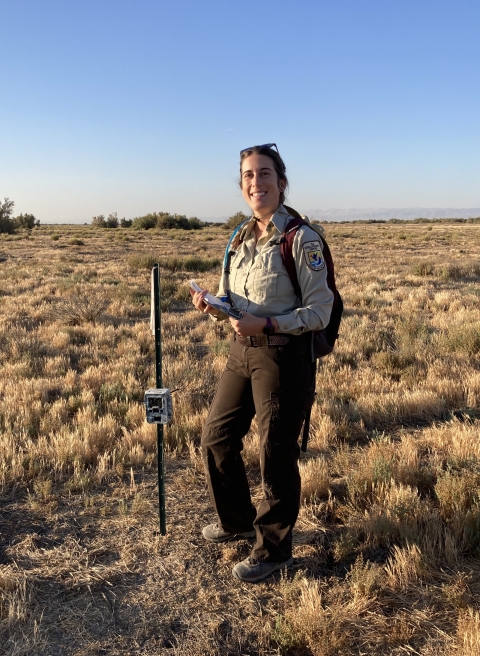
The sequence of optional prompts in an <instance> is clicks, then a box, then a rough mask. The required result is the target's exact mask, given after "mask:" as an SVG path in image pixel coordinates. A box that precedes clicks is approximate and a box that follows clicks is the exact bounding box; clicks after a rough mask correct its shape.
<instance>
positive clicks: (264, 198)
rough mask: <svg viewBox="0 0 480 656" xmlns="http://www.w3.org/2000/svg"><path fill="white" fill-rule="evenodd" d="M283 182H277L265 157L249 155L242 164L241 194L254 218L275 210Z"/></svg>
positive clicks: (268, 159)
mask: <svg viewBox="0 0 480 656" xmlns="http://www.w3.org/2000/svg"><path fill="white" fill-rule="evenodd" d="M285 185H286V183H285V180H279V179H278V176H277V173H276V171H275V167H274V165H273V162H272V160H271V159H270V157H267V155H257V154H253V155H249V156H248V157H246V158H245V159H244V160H243V162H242V193H243V197H244V198H245V200H246V201H247V203H248V205H249V206H250V208H251V209H252V211H253V213H254V214H255V215H256V216H263V215H264V214H268V212H270V211H271V212H273V211H274V210H276V209H277V207H278V205H279V203H280V194H281V192H282V191H284V190H285Z"/></svg>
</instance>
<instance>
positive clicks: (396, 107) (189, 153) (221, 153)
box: [0, 0, 480, 223]
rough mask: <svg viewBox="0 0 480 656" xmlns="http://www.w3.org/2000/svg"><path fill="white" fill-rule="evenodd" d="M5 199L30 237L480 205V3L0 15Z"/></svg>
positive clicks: (206, 2)
mask: <svg viewBox="0 0 480 656" xmlns="http://www.w3.org/2000/svg"><path fill="white" fill-rule="evenodd" d="M0 16H1V24H2V29H1V37H0V84H1V87H0V88H1V93H0V98H1V100H0V199H3V198H4V197H8V198H10V199H11V200H14V201H15V214H17V213H20V212H29V213H33V214H34V215H35V216H36V217H37V218H38V219H39V220H40V221H41V223H55V222H59V223H86V222H88V223H89V222H90V221H91V218H92V216H94V215H98V214H105V215H108V214H109V213H110V212H118V216H119V217H123V216H125V217H127V218H132V217H135V216H141V215H143V214H146V213H148V212H153V211H165V212H171V213H177V214H186V215H187V216H198V217H200V218H207V217H208V218H212V217H228V216H231V215H232V214H234V213H235V212H237V211H239V210H242V211H245V212H247V211H248V208H247V206H246V204H245V202H244V201H243V199H242V196H241V192H240V190H239V188H238V154H239V151H240V150H241V149H242V148H246V147H248V146H251V145H254V144H259V143H260V144H262V143H266V142H275V143H276V144H277V145H278V148H279V151H280V154H281V155H282V157H283V159H284V161H285V163H286V166H287V173H288V176H289V182H290V192H289V197H288V201H289V204H290V205H292V206H293V207H295V208H297V209H298V210H299V211H305V210H306V209H310V208H323V209H331V208H350V207H357V208H366V207H372V208H378V207H479V206H480V157H479V153H480V129H479V128H480V111H479V107H480V48H479V47H478V28H479V26H480V2H479V1H478V0H448V1H445V0H401V1H400V0H257V1H256V2H254V1H252V0H242V1H241V2H239V1H238V0H169V1H168V2H167V1H164V0H82V1H81V2H80V1H77V2H65V0H0Z"/></svg>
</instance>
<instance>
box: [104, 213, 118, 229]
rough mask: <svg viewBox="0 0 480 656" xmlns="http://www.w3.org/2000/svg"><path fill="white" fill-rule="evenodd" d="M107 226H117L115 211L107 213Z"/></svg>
mask: <svg viewBox="0 0 480 656" xmlns="http://www.w3.org/2000/svg"><path fill="white" fill-rule="evenodd" d="M105 223H106V226H107V228H118V216H117V213H116V212H112V213H111V214H109V215H108V217H107V220H106V222H105Z"/></svg>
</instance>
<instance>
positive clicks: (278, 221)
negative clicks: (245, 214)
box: [245, 203, 291, 241]
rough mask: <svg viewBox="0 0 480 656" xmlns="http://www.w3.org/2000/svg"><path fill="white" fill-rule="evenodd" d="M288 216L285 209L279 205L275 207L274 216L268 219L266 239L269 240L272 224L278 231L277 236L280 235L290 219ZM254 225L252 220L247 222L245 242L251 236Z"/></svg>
mask: <svg viewBox="0 0 480 656" xmlns="http://www.w3.org/2000/svg"><path fill="white" fill-rule="evenodd" d="M290 218H291V217H290V214H289V213H288V212H287V210H286V209H285V207H284V206H283V205H282V204H281V203H280V205H279V206H278V207H277V209H276V210H275V213H274V215H273V216H272V218H271V219H270V222H269V224H268V228H269V229H268V233H267V234H268V237H269V238H270V237H271V236H272V227H271V226H272V224H273V226H274V227H275V228H276V229H277V230H278V232H279V234H282V232H283V231H284V230H285V227H286V225H287V223H288V221H289V219H290ZM254 225H255V220H254V219H253V218H252V219H250V221H249V222H248V224H247V226H246V230H245V241H246V240H247V239H248V238H249V237H252V236H253V228H254Z"/></svg>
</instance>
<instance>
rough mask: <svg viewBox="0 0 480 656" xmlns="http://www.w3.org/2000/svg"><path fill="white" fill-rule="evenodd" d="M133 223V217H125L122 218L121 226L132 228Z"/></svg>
mask: <svg viewBox="0 0 480 656" xmlns="http://www.w3.org/2000/svg"><path fill="white" fill-rule="evenodd" d="M132 223H133V219H126V218H125V217H123V219H120V227H121V228H131V226H132Z"/></svg>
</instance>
